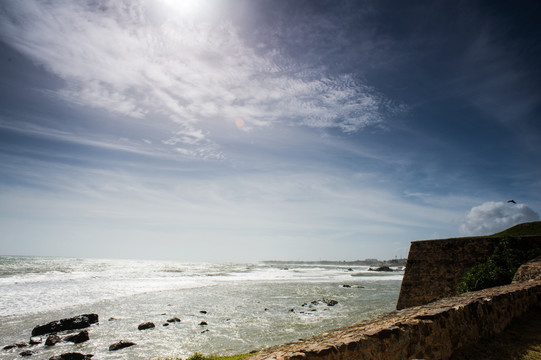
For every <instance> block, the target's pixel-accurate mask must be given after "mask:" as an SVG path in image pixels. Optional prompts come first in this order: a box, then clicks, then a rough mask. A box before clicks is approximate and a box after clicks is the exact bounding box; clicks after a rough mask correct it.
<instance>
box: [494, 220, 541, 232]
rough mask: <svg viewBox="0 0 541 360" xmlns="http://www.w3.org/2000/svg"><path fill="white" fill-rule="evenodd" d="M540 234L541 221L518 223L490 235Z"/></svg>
mask: <svg viewBox="0 0 541 360" xmlns="http://www.w3.org/2000/svg"><path fill="white" fill-rule="evenodd" d="M527 235H541V221H534V222H529V223H523V224H518V225H515V226H512V227H510V228H509V229H507V230H504V231H501V232H499V233H496V234H494V235H491V236H527Z"/></svg>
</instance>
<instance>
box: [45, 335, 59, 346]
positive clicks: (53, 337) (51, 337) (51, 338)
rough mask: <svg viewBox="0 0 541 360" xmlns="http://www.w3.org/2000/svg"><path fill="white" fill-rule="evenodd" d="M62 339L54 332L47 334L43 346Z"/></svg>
mask: <svg viewBox="0 0 541 360" xmlns="http://www.w3.org/2000/svg"><path fill="white" fill-rule="evenodd" d="M61 341H62V338H61V337H60V336H58V335H56V334H53V335H49V336H47V340H45V346H54V345H56V344H58V343H59V342H61Z"/></svg>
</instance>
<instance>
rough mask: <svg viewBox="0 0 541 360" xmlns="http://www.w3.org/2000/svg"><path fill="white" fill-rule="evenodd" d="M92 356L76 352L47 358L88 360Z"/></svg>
mask: <svg viewBox="0 0 541 360" xmlns="http://www.w3.org/2000/svg"><path fill="white" fill-rule="evenodd" d="M93 356H94V355H92V354H81V353H78V352H71V353H65V354H62V355H57V356H53V357H51V358H49V360H90V359H91V358H92V357H93Z"/></svg>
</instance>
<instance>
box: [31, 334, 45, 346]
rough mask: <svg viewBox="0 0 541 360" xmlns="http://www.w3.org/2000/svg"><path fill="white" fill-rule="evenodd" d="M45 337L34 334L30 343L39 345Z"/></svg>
mask: <svg viewBox="0 0 541 360" xmlns="http://www.w3.org/2000/svg"><path fill="white" fill-rule="evenodd" d="M42 341H43V339H42V338H41V337H40V336H32V337H31V338H30V345H38V344H41V342H42Z"/></svg>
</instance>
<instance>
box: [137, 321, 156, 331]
mask: <svg viewBox="0 0 541 360" xmlns="http://www.w3.org/2000/svg"><path fill="white" fill-rule="evenodd" d="M155 327H156V325H154V323H153V322H150V321H149V322H146V323H142V324H139V326H138V327H137V329H139V330H146V329H152V328H155Z"/></svg>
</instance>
